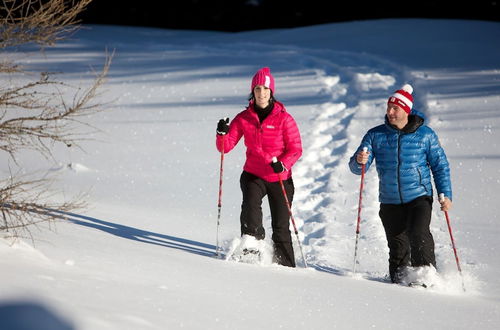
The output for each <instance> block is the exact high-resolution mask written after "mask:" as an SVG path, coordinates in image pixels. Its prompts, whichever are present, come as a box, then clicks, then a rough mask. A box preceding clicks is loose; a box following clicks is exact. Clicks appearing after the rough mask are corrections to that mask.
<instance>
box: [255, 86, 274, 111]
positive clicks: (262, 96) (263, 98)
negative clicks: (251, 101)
mask: <svg viewBox="0 0 500 330" xmlns="http://www.w3.org/2000/svg"><path fill="white" fill-rule="evenodd" d="M253 95H254V96H255V103H256V104H257V105H258V106H259V107H261V108H265V107H267V106H268V105H269V100H271V89H269V88H267V87H266V86H264V85H257V86H255V87H254V89H253Z"/></svg>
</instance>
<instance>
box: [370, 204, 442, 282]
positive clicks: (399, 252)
mask: <svg viewBox="0 0 500 330" xmlns="http://www.w3.org/2000/svg"><path fill="white" fill-rule="evenodd" d="M432 201H433V200H432V197H431V196H421V197H418V198H416V199H415V200H413V201H411V202H409V203H406V204H380V212H379V216H380V219H381V220H382V224H383V225H384V229H385V234H386V237H387V244H388V246H389V274H390V276H391V280H392V281H393V282H397V275H398V274H397V273H398V271H399V269H403V268H404V267H406V266H413V267H419V266H429V265H433V266H434V267H436V257H435V255H434V239H433V238H432V234H431V232H430V228H429V227H430V223H431V215H432Z"/></svg>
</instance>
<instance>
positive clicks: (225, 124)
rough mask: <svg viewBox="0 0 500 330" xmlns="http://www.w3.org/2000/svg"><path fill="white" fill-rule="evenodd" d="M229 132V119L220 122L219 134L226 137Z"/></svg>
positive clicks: (218, 126)
mask: <svg viewBox="0 0 500 330" xmlns="http://www.w3.org/2000/svg"><path fill="white" fill-rule="evenodd" d="M227 132H229V118H227V117H226V118H224V119H221V120H219V122H218V123H217V134H219V135H225V134H227Z"/></svg>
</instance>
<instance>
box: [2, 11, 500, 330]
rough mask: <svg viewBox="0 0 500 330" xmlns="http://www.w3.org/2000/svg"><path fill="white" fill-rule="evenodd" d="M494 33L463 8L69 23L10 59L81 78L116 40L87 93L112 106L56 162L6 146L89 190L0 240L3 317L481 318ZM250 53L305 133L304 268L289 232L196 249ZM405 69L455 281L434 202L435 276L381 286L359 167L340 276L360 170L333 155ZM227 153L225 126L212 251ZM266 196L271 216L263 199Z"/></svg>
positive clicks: (490, 178)
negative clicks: (436, 179)
mask: <svg viewBox="0 0 500 330" xmlns="http://www.w3.org/2000/svg"><path fill="white" fill-rule="evenodd" d="M498 40H500V24H499V23H492V22H480V21H460V20H419V19H406V20H398V19H393V20H377V21H363V22H351V23H337V24H328V25H320V26H313V27H305V28H297V29H284V30H266V31H253V32H244V33H219V32H206V31H205V32H196V31H174V30H157V29H146V28H127V27H112V26H111V27H110V26H108V27H105V26H86V27H85V28H84V29H83V30H81V31H80V32H79V33H78V34H76V35H75V37H74V38H73V39H72V40H69V41H67V42H65V43H62V44H60V45H58V46H56V47H53V48H50V49H47V51H46V53H45V54H43V55H40V56H36V57H27V59H26V62H27V63H28V64H29V65H33V66H36V67H37V68H43V70H48V71H51V72H61V71H62V72H65V74H64V75H61V76H60V77H61V78H62V79H64V80H67V81H69V82H72V83H74V84H80V83H82V84H85V82H86V81H88V79H90V76H91V75H90V72H91V69H90V67H89V65H92V66H94V67H99V66H100V65H102V63H103V61H104V52H105V49H106V48H107V49H114V50H115V57H114V60H113V64H112V68H111V72H110V75H109V82H108V84H107V85H106V86H105V88H104V92H105V93H104V94H103V96H102V100H103V101H110V102H111V103H110V105H109V109H108V110H106V111H104V112H102V113H100V114H98V115H95V116H93V117H91V118H88V121H89V122H90V123H91V124H92V125H94V126H95V127H97V128H99V129H100V130H101V131H102V132H101V133H96V134H95V135H93V136H91V138H92V140H91V141H89V142H87V143H85V144H84V149H85V151H81V150H73V149H72V148H60V149H59V148H58V149H57V150H56V158H57V159H56V160H55V161H47V160H44V159H40V158H39V157H38V155H34V154H29V153H26V154H23V155H21V157H20V158H19V162H20V164H21V166H23V167H24V168H25V169H26V171H28V172H34V171H38V172H39V173H42V174H44V173H48V174H51V175H52V174H57V176H58V178H59V181H58V183H57V187H58V188H60V189H63V190H64V195H65V196H66V197H71V196H73V195H75V194H78V193H81V192H85V193H87V194H88V198H87V201H88V204H89V207H88V208H87V209H85V210H82V211H81V212H79V213H78V214H74V215H71V216H68V219H67V220H65V221H60V222H58V223H57V224H56V225H55V226H51V227H50V228H48V227H44V226H42V227H41V228H33V229H32V230H31V232H32V234H33V237H34V241H31V240H30V239H20V240H19V239H18V240H13V239H12V238H9V237H8V235H3V237H2V238H1V239H0V265H1V266H0V316H1V317H0V320H3V321H0V328H1V329H12V328H10V327H8V326H7V325H6V324H9V323H8V322H9V320H13V319H19V318H24V319H25V321H26V322H27V323H29V324H35V325H36V326H33V327H31V328H29V329H45V328H43V326H46V328H48V329H69V328H73V329H84V330H86V329H89V330H90V329H92V330H94V329H100V330H101V329H102V330H108V329H109V330H111V329H120V330H122V329H180V328H184V329H368V328H378V329H497V328H498V324H499V323H500V280H499V278H498V275H499V274H500V259H499V258H498V251H499V249H500V240H499V237H500V230H499V225H500V223H499V217H498V212H497V211H498V209H499V208H498V205H496V203H497V200H498V198H499V197H500V193H499V192H498V189H499V187H500V185H499V183H500V169H499V168H500V146H499V142H498V141H499V138H500V137H499V130H500V125H499V124H500V43H498ZM263 66H269V67H270V68H271V70H272V73H273V75H274V76H275V79H276V97H277V98H278V99H279V100H281V101H282V102H283V103H284V104H285V105H286V107H287V109H288V111H289V112H290V113H291V114H292V115H293V116H294V117H295V118H296V120H297V122H298V125H299V128H300V130H301V134H302V138H303V144H304V154H303V156H302V158H301V159H300V160H299V162H298V163H297V165H296V166H295V167H294V180H295V184H296V195H295V199H294V204H293V212H294V217H295V220H296V221H297V224H298V226H299V231H300V239H301V241H302V245H303V247H304V252H305V254H306V258H307V262H308V264H309V268H307V269H304V268H303V267H301V266H302V261H301V256H300V252H299V250H298V247H296V258H297V262H298V265H299V267H298V268H295V269H290V268H286V267H280V266H277V265H269V264H267V265H248V264H241V263H236V262H230V261H225V260H219V259H217V258H214V257H213V253H214V249H215V242H216V230H217V226H216V222H217V198H218V183H219V162H220V156H219V154H218V153H217V151H216V149H215V127H216V123H217V121H218V119H219V118H222V117H225V116H229V117H230V118H233V117H234V116H235V115H236V114H237V113H238V112H239V111H241V110H242V109H243V108H244V107H245V105H246V102H247V101H246V100H247V96H248V93H249V91H250V80H251V77H252V75H253V74H254V73H255V71H256V70H257V69H259V68H260V67H263ZM406 82H409V83H411V84H412V85H413V86H414V88H415V92H414V96H415V99H416V104H415V108H417V109H419V110H421V111H423V112H424V113H425V114H426V115H427V117H428V119H429V125H430V126H431V127H432V128H433V129H434V130H435V131H436V132H437V133H438V135H439V137H440V141H441V144H442V145H443V146H444V148H445V150H446V152H447V155H448V158H449V161H450V163H451V168H452V179H453V189H454V206H453V209H452V210H451V211H450V218H451V223H452V228H453V234H454V237H455V242H456V244H457V248H458V254H459V257H460V262H461V266H462V269H463V280H464V284H465V287H466V292H463V291H462V278H461V277H460V276H459V273H458V272H457V266H456V263H455V259H454V256H453V250H452V248H451V245H450V237H449V234H448V229H447V227H446V222H445V218H444V215H443V213H442V212H439V211H438V207H437V202H435V203H436V204H435V211H434V213H433V222H432V232H433V234H434V238H435V241H436V254H437V262H438V268H439V272H440V276H439V277H437V276H433V280H434V281H435V285H434V287H433V288H431V289H427V290H420V289H412V288H405V287H402V286H396V285H391V284H389V283H387V281H386V280H385V276H386V272H387V259H388V255H387V253H388V250H387V247H386V243H385V237H384V233H383V229H382V226H381V224H380V221H379V219H378V201H377V193H378V192H377V186H378V181H377V175H376V172H375V171H374V170H373V169H372V170H370V171H369V172H368V173H367V174H366V182H365V194H364V196H363V204H364V207H363V211H362V222H361V238H360V242H359V251H358V261H359V265H358V266H357V274H356V275H354V276H353V274H352V273H351V270H352V266H353V257H354V244H355V224H356V216H357V207H358V197H359V195H358V194H359V190H358V189H359V176H354V175H353V174H351V173H350V172H349V169H348V166H347V162H348V159H349V157H350V156H351V154H352V153H353V151H354V150H355V148H356V147H357V146H358V144H359V142H360V140H361V138H362V136H363V135H364V133H365V132H366V130H368V129H369V128H371V127H373V126H375V125H378V124H380V123H381V122H382V120H383V116H384V114H385V102H386V100H387V97H388V95H389V94H390V93H392V92H393V91H394V90H395V89H398V88H399V87H401V86H402V85H403V83H406ZM2 157H3V159H4V161H3V162H2V168H0V169H1V170H2V175H3V176H4V177H5V176H6V175H7V173H8V165H9V162H8V161H7V157H6V155H2ZM243 162H244V148H243V146H242V143H241V142H240V146H238V147H237V148H236V149H235V150H234V151H232V152H231V153H229V154H227V155H226V157H225V159H224V183H223V202H222V204H223V206H222V216H221V224H220V231H219V234H220V238H221V241H222V242H223V246H224V248H225V249H226V251H227V250H228V249H229V248H230V247H231V244H232V243H233V242H234V240H235V239H237V237H238V235H239V208H240V202H241V196H240V191H239V184H238V180H239V175H240V173H241V167H242V165H243ZM70 164H71V166H68V165H70ZM264 211H265V224H266V227H267V228H269V227H270V223H269V222H270V221H269V212H268V209H267V202H266V203H265V207H264ZM268 233H270V230H268ZM269 236H270V235H269ZM294 239H295V236H294ZM55 317H57V318H59V320H55V319H54V318H55ZM2 322H4V323H3V325H2ZM51 322H52V323H51ZM58 322H59V323H60V322H63V323H65V325H62V324H60V325H61V326H60V327H58V326H57V325H56V324H57V323H58ZM64 326H66V327H64ZM15 329H18V328H15ZM19 329H21V328H19ZM22 329H25V328H22Z"/></svg>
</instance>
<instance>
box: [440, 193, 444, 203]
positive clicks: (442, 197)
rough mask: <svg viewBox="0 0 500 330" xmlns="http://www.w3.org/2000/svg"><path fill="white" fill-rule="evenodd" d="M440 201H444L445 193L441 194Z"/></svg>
mask: <svg viewBox="0 0 500 330" xmlns="http://www.w3.org/2000/svg"><path fill="white" fill-rule="evenodd" d="M439 201H440V202H442V201H444V193H440V194H439Z"/></svg>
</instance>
